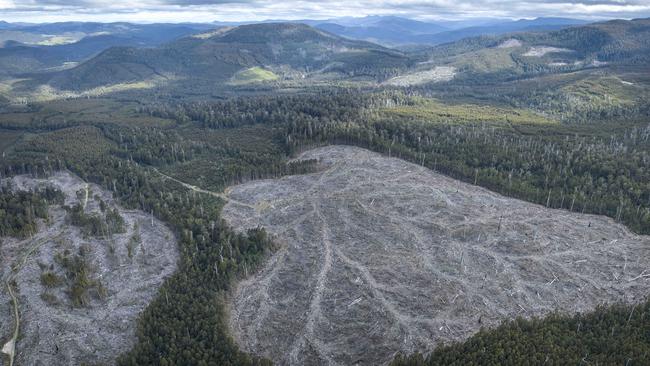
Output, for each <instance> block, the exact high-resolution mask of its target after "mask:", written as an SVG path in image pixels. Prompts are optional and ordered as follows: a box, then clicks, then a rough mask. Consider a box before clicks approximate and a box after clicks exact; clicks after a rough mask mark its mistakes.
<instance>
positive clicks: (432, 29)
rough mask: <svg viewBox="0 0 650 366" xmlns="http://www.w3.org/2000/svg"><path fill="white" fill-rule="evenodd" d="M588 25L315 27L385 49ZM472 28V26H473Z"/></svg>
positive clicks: (564, 21) (390, 21)
mask: <svg viewBox="0 0 650 366" xmlns="http://www.w3.org/2000/svg"><path fill="white" fill-rule="evenodd" d="M587 23H589V22H588V21H584V20H579V19H568V18H537V19H532V20H527V19H521V20H515V21H512V20H505V21H503V20H501V21H492V22H487V23H486V22H485V21H484V22H479V23H478V24H479V25H468V23H464V25H465V26H462V27H460V28H457V27H455V26H457V24H454V23H450V22H446V23H425V22H419V21H415V20H410V19H404V18H399V17H372V18H369V19H368V18H362V20H361V21H359V23H358V24H356V25H355V24H352V23H350V22H348V25H341V24H338V23H336V22H335V21H333V22H325V23H316V24H312V25H314V26H315V27H317V28H320V29H323V30H327V31H328V32H331V33H335V34H338V35H340V36H343V37H348V38H354V39H362V40H368V41H372V42H377V43H380V44H384V45H392V46H396V45H405V44H425V45H436V44H441V43H447V42H453V41H457V40H459V39H462V38H467V37H474V36H479V35H499V34H504V33H511V32H518V31H544V30H555V29H561V28H565V27H569V26H574V25H583V24H587ZM469 24H471V23H469Z"/></svg>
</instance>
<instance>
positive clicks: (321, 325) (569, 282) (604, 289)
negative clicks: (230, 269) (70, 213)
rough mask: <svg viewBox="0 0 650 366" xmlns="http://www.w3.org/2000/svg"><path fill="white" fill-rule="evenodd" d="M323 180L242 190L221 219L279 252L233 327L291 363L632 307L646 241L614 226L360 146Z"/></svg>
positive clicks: (649, 253) (346, 361)
mask: <svg viewBox="0 0 650 366" xmlns="http://www.w3.org/2000/svg"><path fill="white" fill-rule="evenodd" d="M301 158H305V159H320V160H321V162H322V163H323V165H324V169H323V170H322V171H321V172H319V173H315V174H309V175H302V176H290V177H284V178H281V179H274V180H263V181H254V182H249V183H246V184H242V185H238V186H234V187H232V188H231V189H230V190H229V191H228V194H229V196H230V197H231V198H232V201H230V202H229V203H228V204H227V205H226V206H225V208H224V211H223V216H224V218H225V219H226V220H228V221H229V222H230V224H232V225H233V226H234V227H235V228H237V229H239V230H244V229H246V228H251V227H257V226H263V227H265V228H266V229H267V230H268V231H269V232H270V233H272V234H273V235H274V236H275V238H276V240H277V242H278V243H279V244H281V245H282V248H281V249H280V250H279V251H278V252H277V253H275V254H274V255H273V257H272V258H270V259H269V261H268V262H267V263H266V265H265V266H264V267H263V268H262V269H261V270H260V271H259V272H258V273H257V274H256V275H254V276H253V277H251V278H249V279H248V280H246V281H243V282H241V283H240V285H239V286H238V288H237V290H236V291H235V293H234V294H233V298H232V300H231V304H230V313H231V316H230V327H231V330H232V333H233V334H234V336H235V338H236V339H237V341H238V342H239V344H240V345H241V346H242V347H243V348H244V349H245V350H247V351H250V352H253V353H255V354H259V355H263V356H267V357H269V358H270V359H272V360H273V361H275V362H277V363H278V364H282V365H353V364H360V365H376V364H385V363H387V362H388V361H389V360H391V359H392V357H393V356H394V354H395V353H396V352H398V351H402V352H406V353H410V352H413V351H422V352H426V351H427V350H431V349H432V348H434V347H435V346H436V345H437V344H439V343H440V342H449V341H454V340H461V339H464V338H467V337H468V336H470V335H471V334H473V333H475V332H476V331H478V329H479V328H480V327H482V326H486V327H490V326H495V325H497V324H499V323H500V322H501V321H503V320H504V319H511V318H513V317H516V316H524V317H530V316H543V315H545V314H548V313H550V312H552V311H555V310H560V311H564V312H584V311H589V310H591V309H593V308H594V307H596V306H597V305H598V304H602V303H610V302H615V301H626V302H635V301H639V300H641V299H643V297H644V296H645V295H646V294H647V293H648V289H650V279H649V278H647V277H641V276H639V275H640V274H642V273H643V271H645V270H648V263H650V238H648V237H643V236H638V235H634V234H632V233H630V232H629V231H628V230H627V229H626V228H625V227H623V226H622V225H620V224H617V223H615V222H614V221H613V220H611V219H609V218H606V217H600V216H593V215H583V214H579V213H573V212H569V211H565V210H554V209H548V208H545V207H542V206H539V205H535V204H531V203H526V202H523V201H519V200H516V199H511V198H506V197H503V196H500V195H498V194H495V193H492V192H490V191H488V190H485V189H482V188H479V187H476V186H473V185H469V184H464V183H461V182H458V181H455V180H453V179H450V178H448V177H445V176H443V175H440V174H436V173H434V172H432V171H430V170H427V169H424V168H422V167H420V166H417V165H414V164H411V163H407V162H404V161H402V160H399V159H394V158H387V157H383V156H381V155H378V154H375V153H372V152H369V151H367V150H364V149H360V148H354V147H344V146H330V147H324V148H319V149H315V150H311V151H307V152H305V153H304V154H302V156H301Z"/></svg>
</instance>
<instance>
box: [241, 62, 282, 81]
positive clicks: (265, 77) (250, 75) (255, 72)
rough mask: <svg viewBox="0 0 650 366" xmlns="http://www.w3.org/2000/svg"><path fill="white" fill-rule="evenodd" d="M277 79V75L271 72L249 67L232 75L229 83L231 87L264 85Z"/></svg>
mask: <svg viewBox="0 0 650 366" xmlns="http://www.w3.org/2000/svg"><path fill="white" fill-rule="evenodd" d="M278 78H279V77H278V75H276V74H275V73H273V72H272V71H269V70H266V69H263V68H261V67H257V66H255V67H251V68H250V69H246V70H242V71H240V72H238V73H236V74H235V75H233V77H232V79H231V80H230V83H231V84H232V85H243V84H253V83H265V82H269V81H275V80H278Z"/></svg>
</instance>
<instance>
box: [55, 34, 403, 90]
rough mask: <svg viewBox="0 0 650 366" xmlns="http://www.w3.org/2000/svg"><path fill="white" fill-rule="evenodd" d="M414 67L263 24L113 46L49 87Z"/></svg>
mask: <svg viewBox="0 0 650 366" xmlns="http://www.w3.org/2000/svg"><path fill="white" fill-rule="evenodd" d="M412 64H413V60H412V59H410V58H409V57H407V56H406V55H404V54H403V53H401V52H399V51H395V50H392V49H389V48H385V47H382V46H379V45H377V44H374V43H370V42H365V41H356V40H349V39H346V38H343V37H340V36H337V35H334V34H331V33H327V32H325V31H322V30H319V29H316V28H313V27H310V26H307V25H304V24H294V23H264V24H250V25H242V26H238V27H222V28H218V29H216V30H212V31H209V32H205V33H200V34H196V35H193V36H189V37H184V38H180V39H178V40H176V41H173V42H170V43H167V44H164V45H162V46H160V47H155V48H134V47H113V48H110V49H108V50H106V51H104V52H102V53H100V54H99V55H97V56H96V57H94V58H92V59H90V60H88V61H86V62H84V63H82V64H80V65H79V66H77V67H74V68H71V69H69V70H64V71H60V72H58V73H55V74H54V76H53V77H52V78H51V79H50V80H49V83H50V84H51V85H53V86H55V87H57V88H60V89H67V90H82V89H88V88H94V87H98V86H102V85H106V84H117V83H131V82H137V81H141V80H147V79H152V78H163V79H183V80H194V81H193V82H194V83H197V82H205V83H218V84H223V83H226V82H228V81H229V80H230V79H231V78H232V77H233V76H235V74H236V73H237V72H240V71H243V70H246V69H251V68H259V67H263V68H265V69H266V70H267V72H277V73H282V74H284V75H291V76H292V77H294V78H304V77H308V76H309V75H313V74H318V75H327V74H334V75H341V76H345V77H355V76H362V75H363V76H372V77H379V76H381V75H383V74H389V73H390V72H391V70H394V69H403V68H407V67H410V66H412Z"/></svg>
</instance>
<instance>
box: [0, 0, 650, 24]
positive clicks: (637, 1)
mask: <svg viewBox="0 0 650 366" xmlns="http://www.w3.org/2000/svg"><path fill="white" fill-rule="evenodd" d="M388 14H391V15H400V16H405V17H410V18H416V19H429V20H433V19H449V20H459V19H467V18H479V17H500V18H534V17H539V16H571V17H582V18H591V19H604V18H633V17H644V16H646V17H647V16H650V0H578V1H571V0H539V1H533V0H525V1H514V0H469V1H462V2H460V1H457V0H374V1H373V0H360V1H342V0H325V1H316V0H285V1H275V0H273V1H272V0H20V1H19V2H16V1H14V0H0V19H2V20H6V21H63V20H93V21H117V20H124V21H135V22H162V21H165V22H183V21H200V22H206V21H215V20H218V21H246V20H250V21H256V20H265V19H287V20H295V19H305V18H311V19H326V18H332V17H345V16H365V15H388Z"/></svg>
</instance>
